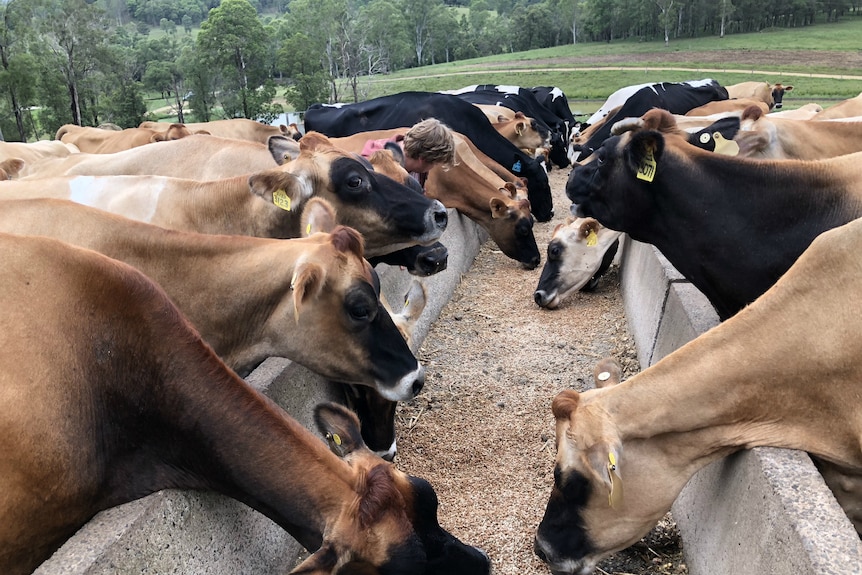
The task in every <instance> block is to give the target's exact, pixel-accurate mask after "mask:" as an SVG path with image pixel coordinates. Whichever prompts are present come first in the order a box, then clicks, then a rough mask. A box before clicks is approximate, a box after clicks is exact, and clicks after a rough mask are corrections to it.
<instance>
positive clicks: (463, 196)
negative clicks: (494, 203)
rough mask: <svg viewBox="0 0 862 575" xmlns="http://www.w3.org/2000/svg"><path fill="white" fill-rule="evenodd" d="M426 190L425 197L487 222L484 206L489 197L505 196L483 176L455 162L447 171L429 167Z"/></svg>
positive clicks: (503, 197)
mask: <svg viewBox="0 0 862 575" xmlns="http://www.w3.org/2000/svg"><path fill="white" fill-rule="evenodd" d="M426 190H427V193H428V196H429V197H432V198H434V199H436V200H440V202H441V203H442V204H443V205H444V206H446V207H447V208H453V209H456V210H458V211H459V212H461V213H463V214H464V215H465V216H467V217H468V218H470V219H472V220H474V221H477V222H486V223H487V222H489V221H490V220H491V219H492V218H491V210H490V208H489V206H488V202H489V201H490V200H491V198H492V197H495V195H496V196H499V197H500V199H502V200H505V199H506V198H505V196H503V194H502V193H501V192H500V191H499V190H497V189H495V188H494V187H493V186H492V185H491V183H490V182H488V180H487V179H485V178H483V177H482V176H481V175H480V174H479V173H477V172H476V171H475V170H474V169H472V168H471V167H469V166H467V165H465V164H457V165H455V166H453V167H451V168H450V169H449V170H443V169H442V168H440V167H434V168H432V169H431V171H430V172H429V173H428V181H427V183H426Z"/></svg>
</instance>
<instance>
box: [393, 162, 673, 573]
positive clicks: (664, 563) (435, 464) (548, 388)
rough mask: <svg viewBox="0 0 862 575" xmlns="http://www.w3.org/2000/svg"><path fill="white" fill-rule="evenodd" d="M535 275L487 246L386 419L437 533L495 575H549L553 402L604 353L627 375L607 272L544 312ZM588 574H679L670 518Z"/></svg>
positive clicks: (616, 298)
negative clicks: (539, 541) (478, 553)
mask: <svg viewBox="0 0 862 575" xmlns="http://www.w3.org/2000/svg"><path fill="white" fill-rule="evenodd" d="M568 173H569V169H564V170H554V171H552V172H551V173H550V174H549V179H550V183H551V189H552V190H553V193H554V206H555V210H556V216H555V217H554V219H553V220H552V221H551V222H547V223H540V224H536V226H535V229H534V232H535V235H536V240H537V242H538V244H539V249H540V251H541V253H542V261H543V263H544V260H545V253H546V248H547V244H548V242H549V240H550V239H551V237H552V234H553V230H554V228H555V227H556V225H557V224H559V223H561V222H563V221H564V220H565V218H566V216H567V214H568V208H569V205H570V202H569V201H568V199H567V198H566V197H565V191H564V188H565V182H566V179H567V177H568ZM541 267H542V266H541V265H540V266H539V267H538V268H537V269H535V270H530V271H528V270H524V269H522V268H521V267H520V266H519V265H518V264H517V263H516V262H514V261H513V260H511V259H509V258H507V257H506V256H504V255H503V254H502V253H501V252H500V251H499V250H497V249H496V245H495V244H494V243H493V242H492V241H490V240H489V241H488V242H486V243H485V245H484V246H482V248H481V250H480V252H479V254H478V256H477V257H476V260H475V262H474V264H473V266H472V268H471V269H470V271H469V272H467V273H466V274H464V276H463V277H462V280H461V283H460V285H459V287H458V288H457V290H456V292H455V294H454V295H453V297H452V299H451V300H450V302H449V303H448V304H447V305H446V307H445V308H444V309H443V311H442V313H441V315H440V318H439V319H438V320H437V321H436V322H435V323H434V325H433V326H432V327H431V330H430V332H429V334H428V336H427V337H426V339H425V340H424V342H423V344H422V346H421V348H420V350H419V356H420V359H421V360H422V362H423V364H424V365H425V366H426V369H427V380H426V384H425V388H424V390H423V392H422V393H421V394H420V395H419V396H418V397H417V398H416V399H414V400H413V401H411V402H409V403H402V404H400V407H399V411H398V417H397V425H398V456H397V458H396V463H397V464H398V466H399V467H400V468H401V469H403V470H404V471H407V472H409V473H411V474H414V475H418V476H420V477H424V478H425V479H428V480H429V481H430V482H431V484H432V485H433V486H434V488H435V489H436V491H437V494H438V496H439V499H440V524H441V525H442V526H444V527H445V528H446V529H448V530H449V531H450V532H452V533H453V534H455V535H456V536H457V537H459V538H460V539H461V540H462V541H464V542H465V543H469V544H471V545H476V546H478V547H481V548H482V549H484V550H485V551H486V552H487V553H488V554H489V555H490V557H491V559H492V562H493V572H494V573H495V575H534V574H542V575H547V574H548V573H549V570H548V569H547V567H545V566H544V565H543V564H542V563H541V562H540V561H539V560H538V559H537V558H536V557H535V555H534V554H533V550H532V547H533V536H534V534H535V530H536V527H537V526H538V524H539V521H540V520H541V517H542V514H543V512H544V509H545V504H546V502H547V498H548V495H549V493H550V489H551V486H552V484H553V461H554V452H555V447H554V425H553V417H552V415H551V408H550V407H551V400H552V399H553V397H554V395H556V394H557V393H558V392H559V391H561V390H563V389H566V388H575V389H579V390H583V389H587V388H588V387H591V386H592V385H593V381H592V369H593V365H594V364H595V362H597V361H598V360H599V359H601V358H603V357H605V356H608V355H612V356H614V357H616V358H617V359H618V360H619V361H620V363H621V364H622V366H623V371H624V378H625V377H628V376H631V375H633V374H634V373H636V372H637V371H638V362H637V358H636V353H635V349H634V341H633V339H632V337H631V335H630V334H629V332H628V329H627V326H626V320H625V315H624V311H623V304H622V299H621V295H620V290H619V275H618V273H617V272H618V270H617V269H616V268H615V267H614V268H612V270H611V272H610V273H609V275H607V276H605V277H604V278H603V280H602V282H601V283H600V285H599V287H598V289H597V290H596V291H595V292H593V293H589V294H578V295H576V296H573V297H572V298H571V299H569V300H567V301H566V302H565V303H564V304H563V305H562V306H561V307H560V308H559V309H557V310H553V311H548V310H544V309H541V308H539V307H538V306H537V305H536V304H535V303H534V301H533V291H534V290H535V288H536V284H537V283H538V280H539V275H540V273H541ZM596 572H597V573H599V574H605V573H606V574H614V575H624V574H638V575H640V574H650V575H657V574H663V575H671V574H680V573H687V569H686V567H685V564H684V562H683V558H682V549H681V542H680V539H679V534H678V532H677V530H676V528H675V525H674V524H673V521H672V518H671V517H670V516H669V515H668V516H667V517H666V518H665V519H664V520H663V521H662V522H661V523H660V525H659V526H658V527H657V528H656V529H654V530H653V531H652V532H651V533H650V534H649V536H648V537H646V538H645V539H644V540H643V541H641V542H640V543H638V544H636V545H634V546H633V547H631V548H629V549H628V550H625V551H623V552H620V553H617V554H616V555H614V556H612V557H611V558H609V559H606V560H605V561H604V562H602V563H601V564H600V565H599V569H598V570H597V571H596Z"/></svg>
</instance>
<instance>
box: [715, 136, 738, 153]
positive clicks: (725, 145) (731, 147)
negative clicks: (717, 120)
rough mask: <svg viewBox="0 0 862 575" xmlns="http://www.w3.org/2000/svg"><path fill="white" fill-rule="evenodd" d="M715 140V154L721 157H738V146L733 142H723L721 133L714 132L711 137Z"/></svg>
mask: <svg viewBox="0 0 862 575" xmlns="http://www.w3.org/2000/svg"><path fill="white" fill-rule="evenodd" d="M712 137H713V139H714V140H715V153H716V154H721V155H723V156H737V155H739V144H737V143H736V142H735V141H734V140H725V139H724V136H722V135H721V132H716V133H714V134H713V135H712Z"/></svg>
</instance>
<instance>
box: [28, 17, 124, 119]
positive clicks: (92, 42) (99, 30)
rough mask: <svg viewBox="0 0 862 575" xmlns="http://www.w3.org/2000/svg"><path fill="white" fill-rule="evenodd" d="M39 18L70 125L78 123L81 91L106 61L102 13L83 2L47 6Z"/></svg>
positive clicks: (105, 24)
mask: <svg viewBox="0 0 862 575" xmlns="http://www.w3.org/2000/svg"><path fill="white" fill-rule="evenodd" d="M46 12H47V13H46V14H45V15H44V16H43V17H42V18H40V20H41V25H40V30H41V32H42V33H43V37H44V39H45V41H46V42H47V44H48V47H49V48H50V50H51V51H52V52H53V54H54V60H55V65H56V66H57V67H58V69H59V70H60V73H61V74H62V75H63V78H64V80H65V82H66V89H67V90H68V93H69V109H70V111H71V114H72V122H73V123H75V124H78V125H81V123H82V108H83V106H84V101H83V97H82V93H81V92H82V88H83V86H84V83H85V81H86V80H87V78H88V77H89V76H90V75H91V74H93V73H95V72H96V71H97V70H98V69H99V65H100V63H101V62H102V61H103V60H104V59H105V58H106V54H107V40H108V22H107V20H106V18H105V13H104V11H102V9H101V8H99V7H98V6H96V5H95V4H88V3H87V2H85V1H84V0H62V1H60V2H57V3H54V4H51V5H50V6H48V8H47V10H46Z"/></svg>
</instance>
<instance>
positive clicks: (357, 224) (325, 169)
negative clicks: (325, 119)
mask: <svg viewBox="0 0 862 575" xmlns="http://www.w3.org/2000/svg"><path fill="white" fill-rule="evenodd" d="M282 169H283V170H284V171H287V172H290V173H292V174H294V175H295V176H296V177H297V178H299V180H300V181H301V183H302V186H303V190H304V195H305V197H306V198H307V197H310V196H311V195H318V196H321V197H323V198H325V199H327V200H329V202H331V203H332V204H333V206H335V209H336V211H337V213H338V218H339V221H340V222H341V223H343V224H344V225H348V226H350V227H353V228H356V229H357V230H359V231H360V232H361V233H362V236H363V237H364V238H365V245H366V253H367V255H369V256H376V255H380V254H384V253H388V252H392V251H395V250H398V249H401V248H403V247H409V246H413V245H416V244H430V243H433V242H435V241H436V240H437V239H439V238H440V236H441V235H442V233H443V230H445V229H446V224H447V223H448V214H447V213H446V208H444V207H443V205H442V204H441V203H440V202H438V201H435V200H432V199H430V198H427V197H425V196H424V195H422V194H420V193H418V192H417V191H415V190H413V189H411V188H408V187H407V186H405V185H403V184H400V183H398V182H396V181H394V180H393V179H391V178H389V177H387V176H384V175H383V174H380V173H377V172H376V171H374V170H370V169H369V168H368V167H367V166H366V165H365V164H364V163H363V162H362V161H360V160H359V159H357V158H356V157H354V156H353V155H352V154H350V153H348V152H345V151H343V150H340V149H338V148H336V147H335V146H333V145H332V144H331V142H330V141H329V139H328V138H327V137H326V136H323V135H322V134H318V133H316V132H310V133H308V134H306V135H305V136H303V137H302V139H301V140H300V155H299V157H298V158H297V159H296V160H293V161H290V162H288V163H286V164H284V165H283V166H282Z"/></svg>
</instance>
